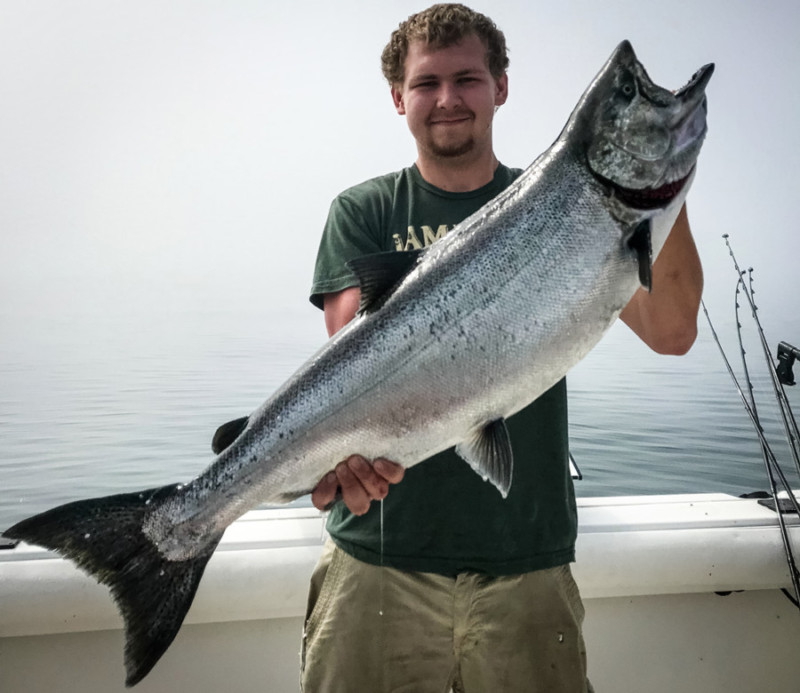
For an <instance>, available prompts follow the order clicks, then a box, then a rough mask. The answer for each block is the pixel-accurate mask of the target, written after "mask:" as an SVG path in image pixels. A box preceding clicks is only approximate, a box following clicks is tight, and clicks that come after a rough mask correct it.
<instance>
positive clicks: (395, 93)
mask: <svg viewBox="0 0 800 693" xmlns="http://www.w3.org/2000/svg"><path fill="white" fill-rule="evenodd" d="M392 101H394V108H395V110H396V111H397V112H398V113H399V114H400V115H405V114H406V104H405V102H404V101H403V93H402V92H401V91H400V87H399V86H398V85H396V84H395V85H393V86H392Z"/></svg>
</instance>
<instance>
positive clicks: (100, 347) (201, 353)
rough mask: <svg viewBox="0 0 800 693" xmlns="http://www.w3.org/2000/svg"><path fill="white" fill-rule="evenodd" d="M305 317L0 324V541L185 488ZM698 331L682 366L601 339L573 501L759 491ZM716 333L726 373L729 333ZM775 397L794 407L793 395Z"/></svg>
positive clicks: (183, 315) (756, 467)
mask: <svg viewBox="0 0 800 693" xmlns="http://www.w3.org/2000/svg"><path fill="white" fill-rule="evenodd" d="M303 310H305V312H303ZM303 310H300V311H288V310H284V312H280V311H276V310H261V309H255V308H254V309H252V310H244V309H237V310H216V311H209V310H204V311H200V310H195V311H177V310H170V309H169V307H165V308H164V309H163V310H150V311H148V312H146V313H144V312H139V313H137V312H135V311H129V312H119V313H114V312H91V311H83V312H79V311H75V312H74V313H73V312H70V311H61V312H60V313H58V314H43V313H40V314H35V315H31V314H26V313H25V312H16V313H12V314H0V333H2V340H0V440H2V455H0V528H2V527H7V526H8V525H10V524H11V523H13V522H15V521H18V520H20V519H22V518H24V517H26V516H28V515H31V514H33V513H36V512H39V511H42V510H45V509H47V508H49V507H51V506H52V505H55V504H58V503H62V502H66V501H70V500H75V499H78V498H83V497H88V496H94V495H105V494H110V493H118V492H123V491H133V490H139V489H143V488H148V487H152V486H158V485H163V484H167V483H172V482H176V481H185V480H188V479H190V478H192V477H193V476H195V475H197V474H198V473H199V472H201V471H202V470H203V469H204V468H205V466H206V465H207V464H208V463H209V462H210V461H211V460H212V457H213V456H212V453H211V451H210V447H209V446H210V440H211V436H212V434H213V432H214V430H215V429H216V427H217V426H218V425H219V424H220V423H222V422H224V421H227V420H229V419H231V418H234V417H237V416H241V415H244V414H247V413H249V412H250V411H252V410H253V409H254V408H255V407H257V406H258V405H259V404H260V403H261V402H262V401H263V400H264V399H265V398H266V397H267V396H268V395H269V394H270V393H271V392H272V391H273V390H274V389H275V388H276V387H277V386H278V385H280V383H281V382H283V380H284V379H285V378H286V377H288V376H289V375H290V374H291V373H292V372H293V371H294V369H295V368H297V367H298V366H299V365H300V364H301V363H302V362H303V361H304V360H305V359H306V358H307V357H308V356H310V355H311V354H312V353H313V352H314V351H315V350H316V349H317V348H318V347H319V346H320V344H321V343H322V342H323V340H324V333H323V329H322V319H321V314H319V313H318V311H316V310H315V309H313V308H311V307H310V306H309V307H307V308H305V309H303ZM762 319H763V318H762ZM703 320H704V319H703V318H702V317H701V330H700V336H699V338H698V342H697V344H696V345H695V347H694V348H693V349H692V351H691V352H690V354H689V355H687V356H685V357H680V358H676V357H663V356H658V355H656V354H653V353H651V352H649V350H647V349H646V348H645V347H644V346H643V345H641V344H640V343H639V342H638V341H637V340H636V339H635V338H634V337H633V336H632V335H631V334H630V333H629V331H628V330H627V328H625V327H624V326H622V325H618V326H615V327H614V328H613V329H612V330H611V332H610V333H609V335H607V337H606V338H605V339H604V340H603V341H602V342H601V344H600V345H599V346H598V347H597V348H596V349H595V350H594V352H592V354H591V355H590V356H589V357H588V358H587V359H585V360H584V361H583V362H582V363H581V364H579V365H578V366H577V367H576V368H575V369H574V370H573V372H572V373H571V374H570V377H569V386H570V422H571V424H570V438H571V448H572V452H573V454H574V456H575V458H576V460H577V462H578V464H579V466H580V467H581V470H582V472H583V474H584V477H585V478H584V479H583V480H582V481H579V482H577V483H576V488H577V491H578V494H579V495H581V496H597V495H621V494H657V493H684V492H718V491H721V492H727V493H732V494H741V493H745V492H748V491H753V490H756V489H766V488H767V481H766V475H765V472H764V465H763V462H762V460H761V455H760V451H759V450H760V448H759V445H758V441H757V439H756V436H755V434H754V432H753V429H752V426H751V424H750V421H749V419H748V418H747V416H746V414H745V411H744V408H743V406H742V404H741V402H740V401H739V399H738V395H737V394H736V392H735V390H734V388H733V385H732V382H731V380H730V378H729V376H728V374H727V372H726V371H725V368H724V365H723V362H722V360H721V357H720V356H719V352H718V350H717V347H716V345H715V344H714V342H713V341H712V339H711V335H710V331H709V329H708V327H707V325H706V324H705V322H704V321H703ZM748 326H749V321H748ZM721 327H722V328H727V329H720V328H721ZM717 328H718V330H719V331H720V332H721V336H722V338H723V340H724V344H725V346H726V348H727V350H728V352H729V356H730V357H733V356H734V355H735V356H736V360H735V364H736V367H737V368H738V364H739V356H738V344H737V343H736V341H735V331H733V330H731V329H730V321H727V322H726V321H724V320H723V321H722V322H721V325H717ZM765 329H767V332H768V337H769V338H771V339H774V340H775V342H774V343H777V342H778V341H781V340H786V341H789V342H792V343H795V344H796V343H797V342H798V341H800V339H798V337H800V321H797V320H795V321H794V322H791V323H787V322H785V321H784V322H783V323H782V324H781V325H778V326H775V327H774V329H773V331H775V330H778V332H777V333H776V334H774V336H770V334H769V329H768V326H766V325H765ZM748 334H749V339H750V340H751V342H752V337H753V330H751V329H750V330H748ZM793 339H794V341H793ZM773 350H774V347H773ZM748 354H749V356H750V361H749V363H750V368H751V371H752V372H754V373H755V374H757V378H755V380H756V385H757V389H758V392H759V397H760V399H759V406H760V408H761V414H762V418H763V419H764V421H765V428H766V429H767V433H768V436H769V437H770V439H771V440H772V441H773V442H774V443H775V449H776V452H777V453H778V455H779V457H780V459H781V460H782V461H784V462H785V463H786V464H785V467H786V468H787V469H789V468H790V467H791V458H790V456H789V455H788V453H787V452H786V450H787V448H786V445H785V444H784V442H783V440H784V438H783V434H782V428H778V426H777V424H776V414H775V412H776V410H775V408H774V406H773V396H772V394H771V386H770V385H769V381H768V380H767V374H766V373H767V372H766V369H765V365H764V360H763V357H762V356H761V353H760V350H759V349H758V348H757V347H756V346H755V343H753V346H750V347H748ZM787 391H788V394H789V397H790V401H791V402H792V404H793V406H794V408H795V410H798V409H800V401H798V400H800V395H798V394H797V392H798V388H788V389H787ZM792 478H793V479H794V478H796V477H794V476H792Z"/></svg>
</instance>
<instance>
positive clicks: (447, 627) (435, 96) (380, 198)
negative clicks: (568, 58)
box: [302, 5, 702, 693]
mask: <svg viewBox="0 0 800 693" xmlns="http://www.w3.org/2000/svg"><path fill="white" fill-rule="evenodd" d="M382 62H383V72H384V75H385V77H386V79H387V81H388V82H389V85H390V88H391V95H392V99H393V102H394V106H395V108H396V110H397V112H398V113H399V114H400V115H404V116H405V117H406V120H407V124H408V127H409V130H410V131H411V134H412V136H413V137H414V139H415V141H416V144H417V153H418V157H417V160H416V163H415V164H414V166H412V167H410V168H407V169H404V170H402V171H399V172H396V173H392V174H389V175H387V176H383V177H380V178H376V179H373V180H370V181H367V182H365V183H362V184H361V185H357V186H355V187H354V188H351V189H349V190H347V191H345V192H344V193H342V194H341V195H339V196H338V197H337V198H336V200H334V202H333V204H332V206H331V210H330V213H329V217H328V221H327V223H326V226H325V230H324V233H323V237H322V241H321V244H320V251H319V256H318V258H317V265H316V270H315V275H314V283H313V288H312V297H311V300H312V302H313V303H314V304H315V305H317V306H319V307H322V308H323V309H324V314H325V323H326V326H327V329H328V332H329V334H334V333H335V332H336V331H338V330H339V329H340V328H341V327H343V326H344V325H346V324H347V323H348V322H349V321H350V320H352V319H353V317H354V316H355V314H356V311H357V309H358V305H359V298H360V291H359V289H358V286H357V282H356V279H355V277H354V276H353V275H352V273H350V272H349V271H348V270H347V268H346V267H345V263H346V262H347V261H348V260H350V259H353V258H355V257H358V256H361V255H366V254H369V253H374V252H380V251H387V250H405V249H410V248H415V247H420V246H423V245H429V244H430V243H432V242H434V241H435V240H436V239H437V238H439V237H441V235H443V234H444V233H445V232H446V231H447V230H449V229H451V228H452V227H453V226H455V225H456V224H457V223H459V222H460V221H462V220H463V219H464V218H466V217H467V216H468V215H469V214H471V213H472V212H474V211H476V210H477V209H478V208H480V207H481V206H483V204H485V203H486V202H488V201H489V200H490V199H492V198H493V197H495V196H496V195H497V194H498V193H499V192H500V191H502V190H503V189H505V188H506V187H507V186H508V185H510V184H511V183H512V182H513V181H514V180H515V179H516V177H517V176H518V175H519V174H520V173H521V171H520V170H518V169H509V168H507V167H506V166H503V165H502V164H500V163H499V162H498V160H497V158H496V157H495V154H494V150H493V145H492V121H493V116H494V112H495V110H496V109H497V108H498V107H499V106H501V105H503V104H504V103H505V101H506V99H507V97H508V76H507V74H506V68H507V66H508V58H507V56H506V48H505V39H504V37H503V34H502V33H501V32H500V31H499V30H498V29H497V28H496V27H495V26H494V24H493V23H492V22H491V20H489V19H488V18H486V17H484V16H483V15H480V14H478V13H475V12H473V11H472V10H470V9H468V8H466V7H464V6H462V5H435V6H433V7H431V8H429V9H428V10H425V11H424V12H421V13H419V14H417V15H414V16H412V17H410V18H409V19H408V20H407V21H406V22H404V23H403V24H401V25H400V27H399V28H398V30H397V31H395V32H394V33H393V34H392V38H391V41H390V42H389V44H388V45H387V47H386V49H385V50H384V53H383V58H382ZM653 287H654V288H653V292H652V293H651V294H648V293H647V292H645V291H643V290H639V292H638V293H637V294H636V295H635V296H634V298H633V299H632V300H631V302H630V304H629V305H628V306H627V307H626V308H625V310H624V311H623V313H622V315H621V318H622V319H623V320H624V321H625V322H626V323H627V324H628V325H629V326H630V327H631V328H632V329H633V330H634V332H635V333H636V334H637V335H639V337H640V338H641V339H642V340H643V341H644V342H645V343H646V344H648V346H650V347H651V348H653V349H655V350H656V351H658V352H661V353H676V354H678V353H684V352H685V351H687V350H688V349H689V347H690V346H691V344H692V343H693V341H694V339H695V335H696V319H697V311H698V306H699V299H700V293H701V290H702V270H701V267H700V262H699V258H698V257H697V252H696V249H695V247H694V242H693V240H692V237H691V233H690V230H689V226H688V220H687V217H686V213H685V210H682V211H681V214H680V215H679V218H678V220H677V222H676V224H675V226H674V228H673V230H672V232H671V233H670V236H669V238H668V240H667V242H666V244H665V245H664V247H663V249H662V251H661V253H660V255H659V257H658V260H657V262H656V263H655V265H654V267H653ZM419 300H421V301H422V300H424V297H420V298H419ZM508 426H509V431H510V436H511V440H512V445H513V451H514V457H515V459H517V460H519V463H518V464H517V465H516V466H515V477H514V484H513V485H512V488H511V491H510V492H509V494H508V497H507V498H506V499H502V498H501V496H500V495H499V494H498V493H497V491H496V490H495V489H494V488H493V487H492V486H491V485H489V484H485V483H484V482H482V481H481V479H480V478H479V477H478V476H477V475H476V474H475V473H474V472H473V471H472V469H470V468H469V466H468V465H467V464H466V463H465V462H463V461H462V460H461V459H460V458H458V457H457V456H456V455H455V453H454V452H453V451H452V450H450V451H447V452H445V453H441V454H439V455H436V456H435V457H434V458H432V459H431V460H427V461H425V462H424V463H421V464H419V465H416V466H415V467H413V468H411V469H409V470H408V471H407V472H406V473H405V475H404V474H403V469H402V468H401V467H399V466H398V465H394V464H393V463H391V462H389V461H387V460H376V461H374V464H373V463H371V462H370V461H367V460H364V459H362V458H360V457H358V456H354V457H351V458H349V459H348V460H346V461H343V462H342V463H341V464H339V465H338V466H337V467H336V469H335V470H334V471H332V472H331V473H329V474H328V475H326V477H325V478H324V479H322V480H321V482H320V484H319V485H318V487H317V488H316V489H315V491H314V493H313V494H312V500H313V502H314V504H315V505H316V506H317V507H319V508H321V509H322V508H326V507H328V506H329V504H331V503H333V502H334V500H335V498H336V494H337V492H339V491H341V494H342V499H343V502H338V503H335V504H334V505H333V509H332V511H331V514H330V516H329V519H328V530H329V533H330V535H331V537H332V539H333V541H332V542H329V544H328V546H327V547H326V549H325V551H324V553H323V556H322V558H321V560H320V564H319V566H318V567H317V570H316V571H315V574H314V576H313V578H312V582H311V589H310V595H309V608H308V614H307V620H306V628H305V632H304V638H303V672H302V684H303V690H304V691H305V693H317V692H321V691H325V692H326V693H329V692H334V691H341V692H342V693H360V692H361V691H364V692H368V693H377V692H379V691H409V692H413V693H426V692H428V691H430V692H431V693H434V692H435V693H440V692H441V693H443V692H445V691H449V690H450V689H451V687H452V689H453V690H455V691H462V690H464V691H469V692H470V693H474V692H488V691H492V692H493V691H547V692H548V693H557V692H559V691H565V692H566V691H570V692H573V691H575V692H577V691H586V690H591V687H590V685H589V683H588V680H587V678H586V657H585V648H584V646H583V638H582V634H581V623H582V620H583V606H582V604H581V601H580V596H579V594H578V590H577V587H576V586H575V583H574V581H573V580H572V575H571V572H570V568H569V564H570V562H571V561H573V560H574V544H575V538H576V534H577V518H576V510H575V497H574V490H573V487H572V480H571V478H570V476H569V469H568V447H567V406H566V384H565V382H564V381H562V382H560V383H559V384H557V385H556V386H554V387H553V388H552V389H551V390H549V391H548V392H546V393H545V394H544V395H542V396H541V397H540V398H539V399H537V400H536V401H535V402H534V403H533V404H531V405H529V406H528V407H527V408H525V409H523V410H522V411H521V412H519V413H518V414H517V415H515V416H513V417H511V418H510V419H509V420H508ZM404 476H405V478H404V479H403V477H404ZM401 479H403V482H402V483H399V484H398V485H397V486H396V487H395V488H393V489H392V492H391V493H388V490H389V485H390V484H393V483H397V482H399V481H400V480H401ZM375 499H385V500H383V503H381V504H372V503H371V501H372V500H375Z"/></svg>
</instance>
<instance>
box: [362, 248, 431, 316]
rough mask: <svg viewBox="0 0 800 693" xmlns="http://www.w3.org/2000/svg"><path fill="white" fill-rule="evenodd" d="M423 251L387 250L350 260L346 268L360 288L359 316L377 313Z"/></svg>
mask: <svg viewBox="0 0 800 693" xmlns="http://www.w3.org/2000/svg"><path fill="white" fill-rule="evenodd" d="M424 252H425V250H424V249H422V250H407V251H396V250H390V251H389V252H386V253H375V254H373V255H364V256H363V257H359V258H356V259H355V260H350V262H348V263H347V267H348V268H349V269H351V270H352V271H353V272H354V273H355V275H356V278H357V279H358V284H359V287H360V288H361V305H360V306H359V308H358V312H359V314H363V313H374V312H375V311H376V310H378V308H380V307H381V306H382V305H383V304H384V303H385V302H386V299H387V298H389V296H391V295H392V291H393V290H394V289H395V288H396V287H397V285H398V284H399V283H400V282H401V281H402V279H403V277H405V276H406V275H407V274H408V273H409V272H410V271H411V269H412V268H413V267H414V265H415V264H416V262H417V260H418V259H419V258H420V256H421V255H422V253H424Z"/></svg>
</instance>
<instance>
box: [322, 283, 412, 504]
mask: <svg viewBox="0 0 800 693" xmlns="http://www.w3.org/2000/svg"><path fill="white" fill-rule="evenodd" d="M360 301H361V290H360V289H359V288H358V287H357V286H355V287H350V288H349V289H344V290H343V291H337V292H336V293H331V294H325V296H324V298H323V302H324V306H323V308H324V311H325V327H326V329H327V330H328V336H329V337H332V336H333V335H334V334H336V333H337V332H338V331H339V330H341V329H342V328H343V327H344V326H345V325H346V324H347V323H348V322H350V321H351V320H352V319H353V318H354V317H355V316H356V312H357V311H358V306H359V303H360ZM404 473H405V469H404V468H403V467H402V466H401V465H399V464H395V463H394V462H389V461H388V460H384V459H377V460H375V461H374V462H372V463H370V462H368V461H367V460H366V459H364V458H363V457H361V455H352V456H351V457H348V458H347V459H346V460H344V461H343V462H340V463H339V464H338V465H336V469H334V470H333V471H331V472H328V474H326V475H325V476H324V477H323V478H322V480H321V481H320V482H319V484H317V487H316V488H315V489H314V490H313V491H312V493H311V502H312V503H313V504H314V505H315V506H316V507H317V508H318V509H319V510H325V509H326V508H327V507H328V506H329V505H330V504H331V503H332V502H333V501H334V499H335V498H336V493H337V492H338V491H339V489H341V492H342V500H344V502H345V505H346V506H347V507H348V508H349V509H350V512H352V513H353V514H355V515H363V514H364V513H365V512H367V510H369V505H370V503H371V502H372V501H373V500H379V499H381V498H385V497H386V494H387V493H388V492H389V484H396V483H397V482H398V481H400V480H401V479H402V478H403V474H404Z"/></svg>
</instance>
